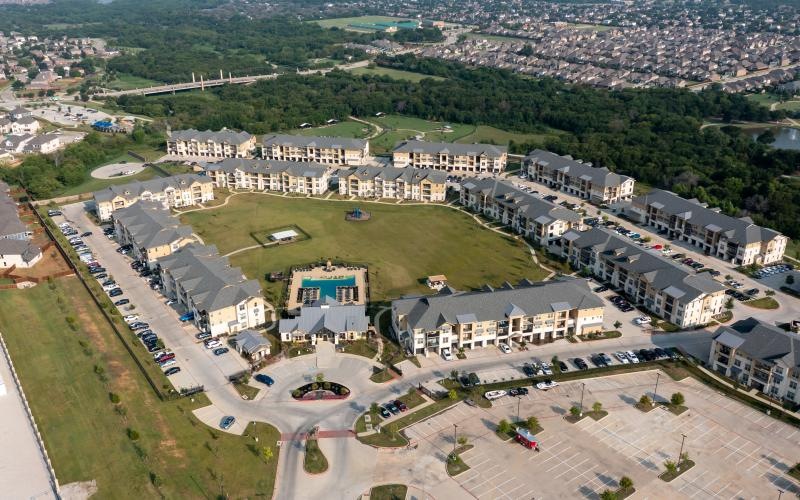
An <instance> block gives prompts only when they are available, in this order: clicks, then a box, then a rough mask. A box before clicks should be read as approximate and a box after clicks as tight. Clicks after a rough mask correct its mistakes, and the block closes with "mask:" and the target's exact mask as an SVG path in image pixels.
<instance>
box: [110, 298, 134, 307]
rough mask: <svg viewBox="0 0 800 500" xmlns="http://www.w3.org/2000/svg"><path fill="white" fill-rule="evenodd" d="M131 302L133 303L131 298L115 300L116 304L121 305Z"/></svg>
mask: <svg viewBox="0 0 800 500" xmlns="http://www.w3.org/2000/svg"><path fill="white" fill-rule="evenodd" d="M130 303H131V301H130V299H119V300H118V301H116V302H114V305H115V306H118V307H119V306H124V305H125V304H130Z"/></svg>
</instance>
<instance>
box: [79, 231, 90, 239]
mask: <svg viewBox="0 0 800 500" xmlns="http://www.w3.org/2000/svg"><path fill="white" fill-rule="evenodd" d="M91 235H92V232H91V231H86V232H85V233H83V234H81V238H86V237H87V236H91Z"/></svg>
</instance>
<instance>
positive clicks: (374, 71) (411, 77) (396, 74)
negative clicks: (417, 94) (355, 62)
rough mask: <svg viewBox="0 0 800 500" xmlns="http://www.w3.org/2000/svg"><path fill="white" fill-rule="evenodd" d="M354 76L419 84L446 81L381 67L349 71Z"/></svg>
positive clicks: (439, 77) (438, 77)
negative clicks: (383, 78) (429, 80)
mask: <svg viewBox="0 0 800 500" xmlns="http://www.w3.org/2000/svg"><path fill="white" fill-rule="evenodd" d="M348 71H349V72H350V73H352V74H354V75H371V76H388V77H390V78H394V79H395V80H406V81H409V82H418V81H420V80H423V79H425V78H432V79H434V80H444V78H442V77H441V76H431V75H426V74H424V73H415V72H413V71H403V70H399V69H392V68H384V67H381V66H378V67H375V68H353V69H351V70H348Z"/></svg>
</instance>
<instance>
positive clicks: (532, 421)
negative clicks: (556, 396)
mask: <svg viewBox="0 0 800 500" xmlns="http://www.w3.org/2000/svg"><path fill="white" fill-rule="evenodd" d="M527 422H528V429H531V430H533V429H535V428H537V427H539V419H538V418H536V417H533V416H530V417H528V421H527Z"/></svg>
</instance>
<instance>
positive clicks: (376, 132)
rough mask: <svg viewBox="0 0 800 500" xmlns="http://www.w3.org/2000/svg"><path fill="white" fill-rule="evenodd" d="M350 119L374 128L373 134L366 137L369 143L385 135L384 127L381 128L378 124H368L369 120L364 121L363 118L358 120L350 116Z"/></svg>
mask: <svg viewBox="0 0 800 500" xmlns="http://www.w3.org/2000/svg"><path fill="white" fill-rule="evenodd" d="M349 118H350V119H351V120H353V121H354V122H358V123H363V124H365V125H369V126H370V127H372V133H371V134H369V135H368V136H367V137H365V140H367V141H368V140H370V139H374V138H376V137H378V136H379V135H381V134H382V133H383V127H381V126H380V125H378V124H377V123H373V122H368V121H367V120H362V119H361V118H356V117H355V116H350V117H349Z"/></svg>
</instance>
